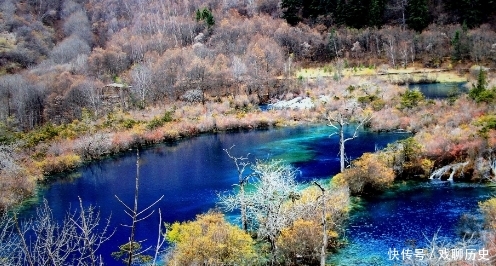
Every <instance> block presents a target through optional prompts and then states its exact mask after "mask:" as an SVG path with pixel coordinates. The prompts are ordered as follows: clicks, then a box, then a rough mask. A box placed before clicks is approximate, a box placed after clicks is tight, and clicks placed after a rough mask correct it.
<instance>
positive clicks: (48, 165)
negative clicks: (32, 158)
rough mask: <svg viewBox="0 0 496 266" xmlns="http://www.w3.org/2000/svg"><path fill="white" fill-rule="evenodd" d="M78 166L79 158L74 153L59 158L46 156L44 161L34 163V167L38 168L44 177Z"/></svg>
mask: <svg viewBox="0 0 496 266" xmlns="http://www.w3.org/2000/svg"><path fill="white" fill-rule="evenodd" d="M80 164H81V157H79V155H76V154H74V153H70V154H64V155H60V156H48V157H46V158H45V159H44V160H42V161H40V162H36V163H35V165H36V166H37V167H39V169H40V170H41V171H42V172H43V174H45V175H48V174H51V173H56V172H61V171H65V170H70V169H74V168H75V167H77V166H78V165H80Z"/></svg>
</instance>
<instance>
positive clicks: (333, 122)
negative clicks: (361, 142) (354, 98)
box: [327, 104, 372, 172]
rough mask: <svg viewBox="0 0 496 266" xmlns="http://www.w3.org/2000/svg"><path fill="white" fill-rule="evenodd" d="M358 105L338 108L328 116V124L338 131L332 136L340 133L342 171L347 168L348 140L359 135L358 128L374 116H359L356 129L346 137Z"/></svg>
mask: <svg viewBox="0 0 496 266" xmlns="http://www.w3.org/2000/svg"><path fill="white" fill-rule="evenodd" d="M356 109H357V107H356V106H355V105H353V104H352V105H348V106H346V107H345V108H344V110H338V111H336V112H334V113H331V114H329V115H328V116H327V120H328V121H329V124H328V126H330V127H332V128H334V129H335V130H336V132H334V133H332V134H331V136H333V135H339V156H340V158H339V162H340V170H341V172H343V171H344V168H345V160H346V154H345V144H346V142H348V141H350V140H353V139H355V138H357V137H358V129H359V128H360V127H362V126H363V125H364V124H365V123H367V122H368V121H370V119H371V118H372V117H371V116H370V115H362V117H359V118H358V119H357V121H356V124H355V125H354V131H353V134H352V135H351V136H349V137H345V132H344V130H345V128H346V127H347V126H349V125H350V124H351V123H352V119H353V117H354V112H355V111H356Z"/></svg>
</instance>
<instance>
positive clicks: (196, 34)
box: [0, 0, 496, 138]
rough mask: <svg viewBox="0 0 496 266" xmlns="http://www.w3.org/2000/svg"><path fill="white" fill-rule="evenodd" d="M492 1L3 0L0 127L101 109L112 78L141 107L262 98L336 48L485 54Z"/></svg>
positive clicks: (424, 57)
mask: <svg viewBox="0 0 496 266" xmlns="http://www.w3.org/2000/svg"><path fill="white" fill-rule="evenodd" d="M491 3H492V1H404V0H402V1H282V3H279V2H278V1H272V0H260V1H206V2H205V1H197V2H195V1H187V2H183V1H177V2H176V1H165V0H164V1H151V2H146V3H145V2H142V1H123V2H117V1H110V0H108V1H107V0H106V1H91V0H87V1H86V0H84V1H83V0H81V1H76V0H64V1H60V0H53V1H34V0H33V1H15V0H7V1H3V2H2V4H1V10H2V12H1V17H0V32H1V33H0V53H1V55H2V56H1V59H0V73H3V75H2V76H1V78H0V93H1V95H2V101H3V104H2V108H1V110H0V118H1V121H2V131H3V132H6V133H8V132H10V131H19V130H21V131H25V130H30V129H33V128H36V127H39V126H40V125H43V124H45V123H55V124H60V123H67V122H71V121H73V120H74V119H81V117H82V111H83V109H85V110H88V111H90V112H91V114H92V115H94V116H95V117H96V118H97V117H102V116H104V115H106V114H107V113H108V111H110V110H112V109H113V106H112V107H109V106H105V103H108V101H107V102H105V101H102V98H104V96H105V95H103V94H105V93H104V91H103V90H104V88H105V87H104V86H105V85H106V84H110V83H113V82H117V83H119V84H120V83H122V84H126V85H129V86H128V87H127V89H126V93H127V94H126V95H127V97H126V99H125V103H124V102H123V103H122V105H123V106H122V107H124V108H144V107H146V106H148V105H154V104H157V103H159V102H161V101H164V100H177V99H185V97H186V98H188V97H187V96H188V95H189V96H190V98H191V97H192V98H191V100H198V99H197V98H198V97H196V98H195V97H194V95H195V94H194V90H200V91H201V92H202V95H201V97H203V96H205V95H203V94H204V93H208V95H209V96H218V95H228V94H247V95H252V94H254V95H257V96H258V99H256V100H257V101H267V100H268V98H271V97H273V95H272V93H274V95H277V94H280V93H279V91H280V92H282V91H287V90H288V88H285V87H284V86H285V84H281V83H280V82H278V81H279V80H280V77H283V76H291V75H292V74H293V72H294V71H295V70H296V69H297V66H302V65H307V64H324V63H326V62H331V60H333V59H335V58H344V59H346V64H347V66H367V67H379V66H380V65H382V64H388V65H389V66H390V67H406V66H409V65H412V64H414V63H420V64H421V65H424V66H427V67H441V66H446V64H452V67H456V66H457V65H459V64H460V63H461V65H462V66H463V62H466V61H471V62H486V63H489V64H492V62H494V56H495V49H496V47H495V46H494V44H495V42H494V40H495V33H494V31H493V30H492V26H493V25H494V24H492V23H493V20H494V16H493V14H490V13H489V12H493V10H496V9H494V8H492V7H491ZM369 10H371V11H370V12H369ZM286 21H287V22H288V23H289V24H288V23H286ZM451 62H453V63H451ZM269 88H270V89H274V90H275V91H274V92H272V91H270V90H269ZM191 90H193V91H192V92H193V94H191V93H189V94H186V95H185V93H186V92H187V91H191ZM201 97H200V98H201ZM4 138H5V137H4ZM7 138H8V137H7Z"/></svg>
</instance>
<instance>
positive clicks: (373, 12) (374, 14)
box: [368, 0, 386, 27]
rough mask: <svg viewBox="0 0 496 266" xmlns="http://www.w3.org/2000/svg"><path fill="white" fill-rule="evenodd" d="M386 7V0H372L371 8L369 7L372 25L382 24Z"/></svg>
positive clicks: (370, 23)
mask: <svg viewBox="0 0 496 266" xmlns="http://www.w3.org/2000/svg"><path fill="white" fill-rule="evenodd" d="M385 9H386V1H384V0H371V1H370V8H369V19H368V25H369V26H372V27H374V26H375V27H380V26H382V24H383V17H384V10H385Z"/></svg>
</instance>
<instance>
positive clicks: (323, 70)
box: [295, 67, 467, 82]
mask: <svg viewBox="0 0 496 266" xmlns="http://www.w3.org/2000/svg"><path fill="white" fill-rule="evenodd" d="M333 74H334V71H329V68H328V67H311V68H302V69H300V70H299V71H297V72H296V73H295V76H296V77H300V78H306V79H315V78H317V77H332V76H333ZM378 74H379V73H378V72H377V71H376V69H371V68H367V67H358V68H357V67H355V68H346V69H344V70H343V75H344V76H345V77H351V76H373V75H378ZM405 76H408V77H409V78H410V79H411V80H413V81H414V82H415V81H419V80H421V79H424V78H425V77H427V78H428V79H429V80H432V81H435V82H467V77H466V76H460V75H459V74H457V73H456V72H455V71H445V70H440V69H429V68H414V67H408V68H398V69H394V68H389V69H388V70H387V73H384V74H381V75H380V77H382V79H383V80H386V81H391V80H393V81H395V80H401V79H404V78H405Z"/></svg>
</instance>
